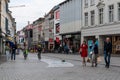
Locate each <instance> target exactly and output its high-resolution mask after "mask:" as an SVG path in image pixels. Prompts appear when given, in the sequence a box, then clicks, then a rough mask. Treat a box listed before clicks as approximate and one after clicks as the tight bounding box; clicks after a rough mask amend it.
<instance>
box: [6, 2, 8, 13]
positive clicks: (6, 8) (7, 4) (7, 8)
mask: <svg viewBox="0 0 120 80" xmlns="http://www.w3.org/2000/svg"><path fill="white" fill-rule="evenodd" d="M6 12H8V3H7V4H6Z"/></svg>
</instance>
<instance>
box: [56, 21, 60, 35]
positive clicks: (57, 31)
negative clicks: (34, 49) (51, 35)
mask: <svg viewBox="0 0 120 80" xmlns="http://www.w3.org/2000/svg"><path fill="white" fill-rule="evenodd" d="M56 33H60V23H57V24H56Z"/></svg>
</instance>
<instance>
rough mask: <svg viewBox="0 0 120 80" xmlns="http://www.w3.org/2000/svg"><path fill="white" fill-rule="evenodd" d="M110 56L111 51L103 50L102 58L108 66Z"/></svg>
mask: <svg viewBox="0 0 120 80" xmlns="http://www.w3.org/2000/svg"><path fill="white" fill-rule="evenodd" d="M110 58H111V53H109V52H106V51H104V59H105V63H106V66H107V67H109V66H110Z"/></svg>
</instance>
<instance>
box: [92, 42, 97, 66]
mask: <svg viewBox="0 0 120 80" xmlns="http://www.w3.org/2000/svg"><path fill="white" fill-rule="evenodd" d="M97 58H98V45H97V44H96V40H93V42H92V46H91V63H92V67H97Z"/></svg>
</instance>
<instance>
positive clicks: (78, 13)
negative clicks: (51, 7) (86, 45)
mask: <svg viewBox="0 0 120 80" xmlns="http://www.w3.org/2000/svg"><path fill="white" fill-rule="evenodd" d="M81 17H82V0H65V1H64V2H62V3H60V34H61V36H62V45H63V46H64V45H65V44H67V45H68V46H69V48H70V49H71V50H72V51H73V52H78V49H79V46H80V40H81V39H80V38H81V26H82V25H81Z"/></svg>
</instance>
